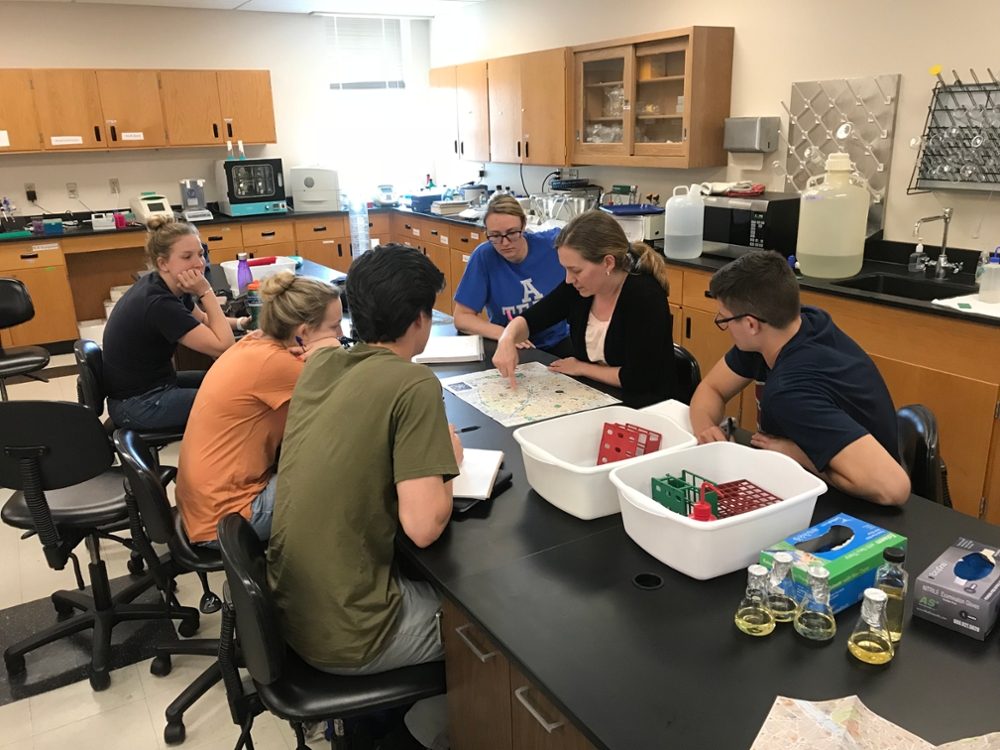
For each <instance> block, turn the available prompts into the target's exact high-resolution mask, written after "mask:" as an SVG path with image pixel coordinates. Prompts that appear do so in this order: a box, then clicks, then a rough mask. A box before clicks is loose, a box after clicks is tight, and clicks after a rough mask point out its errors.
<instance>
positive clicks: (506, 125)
mask: <svg viewBox="0 0 1000 750" xmlns="http://www.w3.org/2000/svg"><path fill="white" fill-rule="evenodd" d="M566 55H567V52H566V50H565V49H554V50H547V51H545V52H534V53H531V54H527V55H515V56H513V57H502V58H498V59H494V60H489V61H488V62H487V68H488V71H489V120H490V155H491V160H492V161H494V162H507V163H513V164H545V165H556V164H565V163H566Z"/></svg>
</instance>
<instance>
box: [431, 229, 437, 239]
mask: <svg viewBox="0 0 1000 750" xmlns="http://www.w3.org/2000/svg"><path fill="white" fill-rule="evenodd" d="M437 233H438V230H436V229H432V230H431V234H433V235H434V236H435V237H437Z"/></svg>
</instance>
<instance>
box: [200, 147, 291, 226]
mask: <svg viewBox="0 0 1000 750" xmlns="http://www.w3.org/2000/svg"><path fill="white" fill-rule="evenodd" d="M215 181H216V188H217V189H218V191H219V195H220V196H221V197H220V198H219V210H220V211H221V212H222V213H224V214H226V215H227V216H252V215H256V214H283V213H287V211H288V206H287V204H286V203H285V177H284V174H283V173H282V171H281V159H242V160H239V159H238V160H235V161H230V160H228V159H227V160H225V161H217V162H216V163H215Z"/></svg>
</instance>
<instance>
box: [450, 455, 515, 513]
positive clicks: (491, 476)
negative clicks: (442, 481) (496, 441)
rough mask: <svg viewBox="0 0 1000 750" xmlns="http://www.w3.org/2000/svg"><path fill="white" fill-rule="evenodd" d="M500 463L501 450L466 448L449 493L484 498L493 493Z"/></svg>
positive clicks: (475, 498)
mask: <svg viewBox="0 0 1000 750" xmlns="http://www.w3.org/2000/svg"><path fill="white" fill-rule="evenodd" d="M502 463H503V451H484V450H478V449H477V448H466V449H465V458H463V459H462V466H461V467H460V471H461V474H459V475H458V476H457V477H455V479H454V483H453V484H452V488H451V494H452V495H453V496H454V497H469V498H472V499H474V500H486V499H487V498H488V497H489V496H490V495H492V494H493V483H494V482H495V481H496V479H497V472H499V471H500V464H502Z"/></svg>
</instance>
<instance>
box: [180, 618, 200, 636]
mask: <svg viewBox="0 0 1000 750" xmlns="http://www.w3.org/2000/svg"><path fill="white" fill-rule="evenodd" d="M199 626H200V623H199V622H198V618H197V617H191V618H188V619H187V620H181V622H180V624H179V625H178V626H177V632H178V633H180V634H181V636H183V637H184V638H190V637H191V636H193V635H194V634H195V633H197V632H198V628H199Z"/></svg>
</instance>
